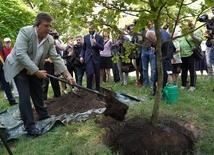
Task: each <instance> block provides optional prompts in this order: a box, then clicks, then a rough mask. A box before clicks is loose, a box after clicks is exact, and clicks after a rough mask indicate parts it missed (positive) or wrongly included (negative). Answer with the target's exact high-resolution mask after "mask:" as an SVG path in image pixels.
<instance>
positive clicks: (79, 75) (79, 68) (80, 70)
mask: <svg viewBox="0 0 214 155" xmlns="http://www.w3.org/2000/svg"><path fill="white" fill-rule="evenodd" d="M82 47H83V42H82V36H80V35H78V36H76V44H74V46H73V48H74V53H75V61H74V66H75V69H76V79H77V80H76V81H77V84H78V85H80V86H82V79H83V75H84V72H85V71H86V67H85V64H84V63H83V64H82V63H80V61H79V58H80V53H81V51H82Z"/></svg>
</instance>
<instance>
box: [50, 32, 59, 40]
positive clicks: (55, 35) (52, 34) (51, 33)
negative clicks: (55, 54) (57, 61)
mask: <svg viewBox="0 0 214 155" xmlns="http://www.w3.org/2000/svg"><path fill="white" fill-rule="evenodd" d="M49 34H50V35H51V36H52V37H53V38H54V39H59V35H58V33H57V32H53V31H50V32H49Z"/></svg>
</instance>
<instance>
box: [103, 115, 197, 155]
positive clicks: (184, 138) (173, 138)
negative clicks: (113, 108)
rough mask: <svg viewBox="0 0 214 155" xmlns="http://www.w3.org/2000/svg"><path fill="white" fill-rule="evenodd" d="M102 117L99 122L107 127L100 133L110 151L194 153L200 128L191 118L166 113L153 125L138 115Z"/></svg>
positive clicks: (154, 154)
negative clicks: (119, 119)
mask: <svg viewBox="0 0 214 155" xmlns="http://www.w3.org/2000/svg"><path fill="white" fill-rule="evenodd" d="M104 119H105V120H103V121H102V122H100V123H101V124H102V125H103V126H104V127H107V126H108V127H109V128H110V130H109V132H108V133H107V134H106V135H105V136H104V137H103V140H104V143H105V144H106V145H108V146H109V147H110V148H112V151H114V152H119V153H120V154H122V155H163V154H164V155H169V154H170V155H171V154H173V155H181V154H182V155H185V154H195V153H196V151H195V149H194V143H195V142H196V141H197V139H198V137H199V134H200V131H201V130H200V128H199V127H196V126H194V125H193V124H192V123H190V122H187V121H182V120H176V119H172V118H167V117H165V118H160V121H159V125H158V127H156V128H155V127H153V126H152V125H151V123H150V121H149V120H148V119H145V118H140V117H136V118H132V119H130V120H127V121H124V122H119V123H118V122H117V123H116V122H114V121H112V119H111V118H104ZM112 122H113V123H112ZM110 124H113V125H110Z"/></svg>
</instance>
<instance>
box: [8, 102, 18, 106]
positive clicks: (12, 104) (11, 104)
mask: <svg viewBox="0 0 214 155" xmlns="http://www.w3.org/2000/svg"><path fill="white" fill-rule="evenodd" d="M17 104H18V103H17V102H14V103H10V106H14V105H17Z"/></svg>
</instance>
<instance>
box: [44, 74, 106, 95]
mask: <svg viewBox="0 0 214 155" xmlns="http://www.w3.org/2000/svg"><path fill="white" fill-rule="evenodd" d="M46 76H47V77H49V78H52V79H55V80H58V81H61V82H64V83H66V84H68V85H70V86H72V87H77V88H79V89H83V90H86V91H89V92H92V93H96V94H98V95H101V96H103V95H102V94H101V93H99V92H97V91H94V90H92V89H89V88H86V87H82V86H80V85H76V84H71V83H69V82H68V81H66V80H65V79H62V78H58V77H56V76H54V75H51V74H47V75H46Z"/></svg>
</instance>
